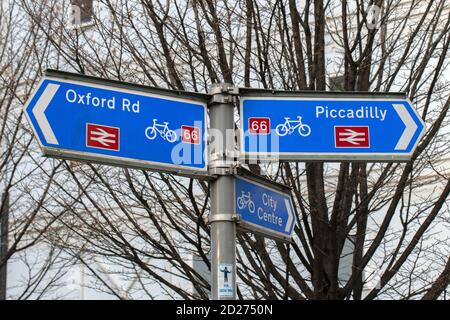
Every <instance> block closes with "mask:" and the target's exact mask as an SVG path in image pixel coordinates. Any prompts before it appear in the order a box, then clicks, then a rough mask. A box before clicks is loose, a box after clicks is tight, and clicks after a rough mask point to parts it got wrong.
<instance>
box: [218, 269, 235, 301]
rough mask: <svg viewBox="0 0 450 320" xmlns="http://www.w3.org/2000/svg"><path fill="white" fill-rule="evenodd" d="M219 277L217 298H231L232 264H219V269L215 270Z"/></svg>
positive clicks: (232, 293)
mask: <svg viewBox="0 0 450 320" xmlns="http://www.w3.org/2000/svg"><path fill="white" fill-rule="evenodd" d="M217 271H218V272H217V274H218V275H219V285H218V286H217V290H218V294H217V296H218V297H219V298H228V297H233V296H234V292H233V277H234V268H233V265H232V264H228V263H222V264H219V269H218V270H217Z"/></svg>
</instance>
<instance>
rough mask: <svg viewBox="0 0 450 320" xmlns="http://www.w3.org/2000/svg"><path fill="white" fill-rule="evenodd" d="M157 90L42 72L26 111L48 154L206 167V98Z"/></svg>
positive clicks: (176, 168)
mask: <svg viewBox="0 0 450 320" xmlns="http://www.w3.org/2000/svg"><path fill="white" fill-rule="evenodd" d="M155 90H156V89H155ZM155 90H154V91H152V92H147V91H145V89H139V90H134V89H133V87H132V86H130V88H128V87H119V86H114V84H111V83H106V82H105V83H102V82H101V81H99V82H98V81H97V82H93V81H92V80H91V81H82V80H81V81H80V80H68V79H59V78H58V77H45V78H44V79H43V80H42V81H41V83H40V84H39V86H38V88H37V89H36V91H35V92H34V94H33V96H32V97H31V98H30V100H29V101H28V103H27V105H26V106H25V113H26V115H27V117H28V120H29V121H30V123H31V125H32V127H33V130H34V132H35V135H36V136H37V137H38V139H39V142H40V144H41V147H42V149H43V150H44V153H45V154H47V155H51V156H56V157H63V158H72V159H78V160H91V161H98V162H100V163H107V164H114V165H124V166H125V165H126V166H134V167H138V168H153V169H159V170H164V171H170V172H181V173H184V172H186V173H204V172H206V169H207V163H206V159H205V146H206V141H205V130H206V127H205V125H206V104H205V103H203V102H197V101H195V100H190V99H183V98H178V97H176V98H175V97H172V96H168V95H164V94H159V93H158V92H157V91H156V92H157V93H155Z"/></svg>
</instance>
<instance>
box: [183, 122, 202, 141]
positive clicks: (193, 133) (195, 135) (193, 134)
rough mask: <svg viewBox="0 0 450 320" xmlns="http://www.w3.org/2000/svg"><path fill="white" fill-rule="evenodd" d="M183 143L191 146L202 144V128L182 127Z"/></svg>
mask: <svg viewBox="0 0 450 320" xmlns="http://www.w3.org/2000/svg"><path fill="white" fill-rule="evenodd" d="M181 141H182V142H185V143H191V144H200V128H197V127H191V126H181Z"/></svg>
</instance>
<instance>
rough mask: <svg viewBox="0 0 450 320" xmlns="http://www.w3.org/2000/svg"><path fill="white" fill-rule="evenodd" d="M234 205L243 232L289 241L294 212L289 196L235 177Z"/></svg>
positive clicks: (293, 222)
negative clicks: (250, 231) (249, 231)
mask: <svg viewBox="0 0 450 320" xmlns="http://www.w3.org/2000/svg"><path fill="white" fill-rule="evenodd" d="M235 206H236V213H237V214H238V215H239V216H240V219H241V223H242V224H243V225H244V226H245V227H246V228H247V229H251V230H254V231H259V232H260V233H263V234H266V235H269V236H273V237H276V238H282V239H290V238H291V236H292V232H293V230H294V225H295V211H294V206H293V203H292V198H291V196H290V194H289V193H286V192H282V191H280V190H277V189H274V188H269V187H267V186H266V185H263V184H260V183H258V182H255V181H252V180H249V179H245V178H242V177H236V186H235Z"/></svg>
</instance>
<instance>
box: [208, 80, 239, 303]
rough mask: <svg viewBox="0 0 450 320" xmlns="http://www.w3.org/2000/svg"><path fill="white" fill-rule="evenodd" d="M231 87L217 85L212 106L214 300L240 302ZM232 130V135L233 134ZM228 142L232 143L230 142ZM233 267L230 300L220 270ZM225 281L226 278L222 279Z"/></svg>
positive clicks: (213, 91)
mask: <svg viewBox="0 0 450 320" xmlns="http://www.w3.org/2000/svg"><path fill="white" fill-rule="evenodd" d="M230 90H233V87H232V86H231V85H229V84H214V85H213V86H212V87H211V91H210V93H211V94H212V95H213V96H212V99H211V101H210V104H209V118H210V131H209V132H210V139H211V141H210V142H211V143H210V154H209V156H210V158H209V164H210V166H209V172H210V173H211V174H213V175H216V176H217V179H215V180H213V181H212V182H211V190H210V196H211V213H210V216H209V221H210V223H211V259H212V261H211V268H212V269H211V277H212V281H211V289H212V295H211V296H212V299H213V300H235V299H236V221H235V220H234V217H235V210H234V177H233V176H232V163H233V162H232V161H230V159H229V157H230V154H232V152H233V151H234V139H231V140H232V141H229V140H230V139H229V137H230V135H227V131H228V133H230V132H232V131H233V130H234V104H233V100H232V99H233V97H232V95H231V94H230ZM230 130H231V131H230ZM227 140H228V141H227ZM224 265H229V266H232V270H231V274H230V275H231V276H229V277H228V280H231V281H230V282H231V283H229V285H230V287H231V288H232V293H231V294H229V296H226V297H225V296H223V295H222V294H219V289H220V288H219V277H220V276H222V277H223V275H220V272H221V271H220V270H219V268H220V267H221V266H224ZM222 279H223V278H222Z"/></svg>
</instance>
